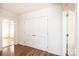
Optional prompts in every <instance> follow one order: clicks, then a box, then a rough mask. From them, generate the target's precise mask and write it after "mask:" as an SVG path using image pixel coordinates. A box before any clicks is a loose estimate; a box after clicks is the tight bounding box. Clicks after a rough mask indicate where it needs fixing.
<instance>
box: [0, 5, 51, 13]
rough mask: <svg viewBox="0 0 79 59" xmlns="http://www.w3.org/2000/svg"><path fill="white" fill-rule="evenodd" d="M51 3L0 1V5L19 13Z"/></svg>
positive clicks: (44, 6)
mask: <svg viewBox="0 0 79 59" xmlns="http://www.w3.org/2000/svg"><path fill="white" fill-rule="evenodd" d="M51 5H52V4H51V3H1V4H0V7H1V8H4V9H6V10H9V11H11V12H14V13H17V14H21V13H24V12H26V13H27V12H31V11H35V10H39V9H42V8H46V7H48V6H51Z"/></svg>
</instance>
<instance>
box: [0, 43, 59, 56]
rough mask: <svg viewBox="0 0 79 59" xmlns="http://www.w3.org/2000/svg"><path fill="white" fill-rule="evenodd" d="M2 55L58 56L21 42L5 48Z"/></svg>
mask: <svg viewBox="0 0 79 59" xmlns="http://www.w3.org/2000/svg"><path fill="white" fill-rule="evenodd" d="M13 47H14V48H13ZM12 48H13V50H12ZM0 54H1V53H0ZM1 55H2V56H57V55H55V54H51V53H48V52H46V51H42V50H39V49H36V48H32V47H28V46H23V45H20V44H17V45H15V46H10V47H7V48H4V49H3V51H2V54H1Z"/></svg>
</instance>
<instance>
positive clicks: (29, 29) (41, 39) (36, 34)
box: [23, 17, 47, 50]
mask: <svg viewBox="0 0 79 59" xmlns="http://www.w3.org/2000/svg"><path fill="white" fill-rule="evenodd" d="M24 25H25V26H24ZM24 25H23V26H24V29H23V31H25V32H24V33H25V34H27V35H28V38H27V39H26V44H27V45H30V46H32V47H35V48H38V49H43V50H47V17H36V18H31V19H27V20H26V21H25V24H24Z"/></svg>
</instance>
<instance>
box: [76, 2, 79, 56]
mask: <svg viewBox="0 0 79 59" xmlns="http://www.w3.org/2000/svg"><path fill="white" fill-rule="evenodd" d="M76 14H77V16H76V17H77V41H76V45H77V46H76V55H77V56H79V3H77V7H76Z"/></svg>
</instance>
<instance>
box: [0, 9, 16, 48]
mask: <svg viewBox="0 0 79 59" xmlns="http://www.w3.org/2000/svg"><path fill="white" fill-rule="evenodd" d="M3 19H9V20H14V21H15V23H17V15H16V14H15V13H12V12H10V11H8V10H5V9H3V8H0V48H2V30H1V29H2V28H1V26H2V20H3ZM15 37H16V39H17V24H15Z"/></svg>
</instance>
